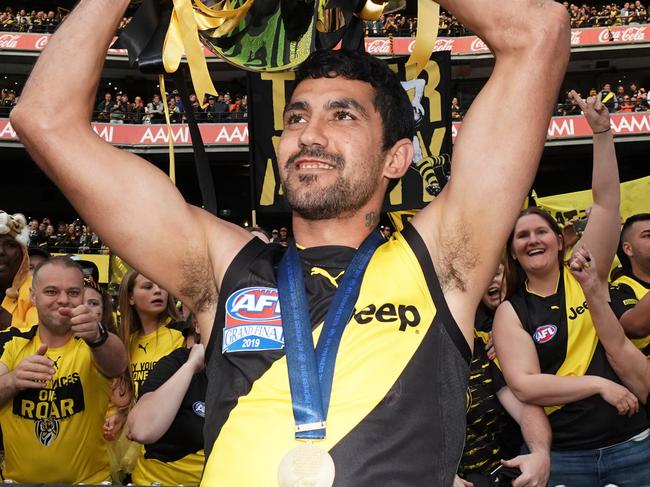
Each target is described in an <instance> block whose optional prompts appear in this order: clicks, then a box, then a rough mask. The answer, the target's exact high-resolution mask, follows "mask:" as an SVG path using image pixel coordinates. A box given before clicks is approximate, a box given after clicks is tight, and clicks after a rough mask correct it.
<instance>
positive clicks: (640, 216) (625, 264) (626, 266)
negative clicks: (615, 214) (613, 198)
mask: <svg viewBox="0 0 650 487" xmlns="http://www.w3.org/2000/svg"><path fill="white" fill-rule="evenodd" d="M648 220H650V213H637V214H636V215H632V216H630V217H628V218H627V219H626V220H625V223H623V228H621V238H620V240H619V242H618V249H617V250H616V256H617V257H618V260H619V261H620V262H621V267H622V268H623V273H624V274H631V273H632V263H631V262H630V258H629V257H628V256H627V254H626V253H625V252H624V251H623V242H625V241H626V240H627V238H628V235H629V234H630V228H632V225H634V224H635V223H636V222H644V221H648Z"/></svg>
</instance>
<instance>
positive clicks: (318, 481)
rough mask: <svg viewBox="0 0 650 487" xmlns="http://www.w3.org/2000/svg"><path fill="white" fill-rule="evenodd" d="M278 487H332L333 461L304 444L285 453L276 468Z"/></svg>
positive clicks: (310, 444)
mask: <svg viewBox="0 0 650 487" xmlns="http://www.w3.org/2000/svg"><path fill="white" fill-rule="evenodd" d="M278 485H279V486H280V487H332V485H334V460H332V457H331V456H330V454H329V453H328V452H326V451H325V450H323V449H322V448H320V447H318V446H316V445H314V444H313V443H304V444H302V445H300V446H297V447H295V448H293V449H291V450H289V451H288V452H287V454H286V455H285V456H284V457H283V458H282V461H281V462H280V465H279V466H278Z"/></svg>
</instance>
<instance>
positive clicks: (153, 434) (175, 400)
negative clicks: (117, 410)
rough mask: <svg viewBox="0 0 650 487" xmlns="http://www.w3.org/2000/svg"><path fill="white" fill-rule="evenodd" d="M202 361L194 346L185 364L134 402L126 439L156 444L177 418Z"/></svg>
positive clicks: (200, 350)
mask: <svg viewBox="0 0 650 487" xmlns="http://www.w3.org/2000/svg"><path fill="white" fill-rule="evenodd" d="M204 360H205V350H204V348H203V345H202V344H197V345H194V346H193V347H192V350H191V351H190V356H189V357H188V359H187V362H185V363H184V364H183V365H182V366H181V367H180V368H179V369H178V370H177V371H176V372H175V373H174V375H172V376H171V377H170V378H169V379H167V381H165V383H164V384H163V385H161V386H160V387H159V388H157V389H156V390H155V391H152V392H147V393H145V394H144V395H143V396H142V397H141V398H140V399H139V400H138V402H137V403H136V405H135V406H134V407H133V409H132V410H131V412H130V413H129V417H128V419H127V426H128V431H129V439H131V440H134V441H137V442H138V443H143V444H145V445H146V444H149V443H154V442H156V441H158V440H159V439H160V437H161V436H162V435H164V434H165V433H166V432H167V430H168V429H169V427H170V426H171V424H172V422H173V421H174V419H175V418H176V414H178V410H179V408H180V406H181V403H182V402H183V398H184V397H185V394H186V393H187V389H188V388H189V386H190V382H192V377H193V376H194V374H197V373H199V372H200V371H201V370H203V367H204Z"/></svg>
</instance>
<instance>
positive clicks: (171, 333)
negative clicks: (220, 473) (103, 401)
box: [130, 322, 185, 485]
mask: <svg viewBox="0 0 650 487" xmlns="http://www.w3.org/2000/svg"><path fill="white" fill-rule="evenodd" d="M182 325H183V323H180V322H178V323H169V324H167V325H163V326H161V327H159V328H158V329H157V330H156V331H154V332H152V333H149V334H148V335H141V334H140V333H135V334H133V335H131V346H130V353H131V379H132V380H133V391H134V396H135V397H136V398H137V397H138V396H139V393H140V387H141V386H142V384H144V381H145V380H147V377H148V376H149V373H150V372H151V371H152V370H153V368H154V367H155V366H156V364H157V363H158V361H159V360H160V359H161V358H163V357H165V356H166V355H169V354H170V353H171V352H173V351H174V350H176V349H177V348H180V347H182V346H183V343H184V341H185V337H183V333H182V331H181V329H182ZM152 462H153V463H152ZM155 463H161V462H158V461H157V460H153V459H148V458H147V459H145V458H144V447H143V448H141V449H140V456H139V457H138V461H137V463H136V465H135V468H134V470H133V481H134V482H135V483H137V484H141V485H150V484H151V482H154V481H156V482H161V483H163V484H166V483H167V482H162V479H159V478H152V477H151V472H158V473H159V472H160V470H161V469H158V468H155V465H154V464H155ZM181 466H182V465H181Z"/></svg>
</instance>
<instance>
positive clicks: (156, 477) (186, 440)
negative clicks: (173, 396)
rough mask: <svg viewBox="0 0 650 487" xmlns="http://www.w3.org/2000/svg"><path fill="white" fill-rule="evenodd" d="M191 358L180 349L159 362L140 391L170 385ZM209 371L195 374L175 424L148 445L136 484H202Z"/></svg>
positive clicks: (137, 469) (137, 466) (151, 390)
mask: <svg viewBox="0 0 650 487" xmlns="http://www.w3.org/2000/svg"><path fill="white" fill-rule="evenodd" d="M189 356H190V350H189V349H188V348H185V347H183V348H179V349H177V350H174V351H173V352H172V353H170V354H169V355H167V356H165V357H163V358H162V359H160V360H159V361H158V364H156V367H154V369H153V370H152V371H151V373H150V374H149V377H148V378H147V380H146V381H145V382H144V384H143V385H142V387H141V388H140V394H141V395H144V394H146V393H148V392H153V391H155V390H157V389H158V388H159V387H161V386H162V385H163V384H165V382H167V381H168V380H169V379H170V378H171V377H172V376H173V375H174V374H175V373H176V372H177V371H178V369H180V368H181V366H182V365H183V364H184V363H185V362H187V359H188V357H189ZM207 382H208V379H207V377H206V375H205V372H200V373H198V374H194V376H193V377H192V380H191V382H190V385H189V386H188V388H187V392H186V393H185V397H184V398H183V401H182V402H181V405H180V408H179V409H178V412H177V413H176V417H175V418H174V421H173V422H172V424H171V425H170V427H169V429H168V430H167V431H166V432H165V434H164V435H163V436H162V437H161V438H160V439H159V440H158V441H156V442H155V443H152V444H149V445H145V446H144V450H145V453H144V456H140V457H139V458H138V462H137V464H136V466H135V469H134V471H133V475H132V479H133V483H135V484H136V485H151V484H152V483H153V482H158V483H159V484H160V485H198V484H199V482H200V480H201V474H202V473H203V464H204V463H205V458H204V455H203V425H204V423H205V390H206V387H207Z"/></svg>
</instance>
